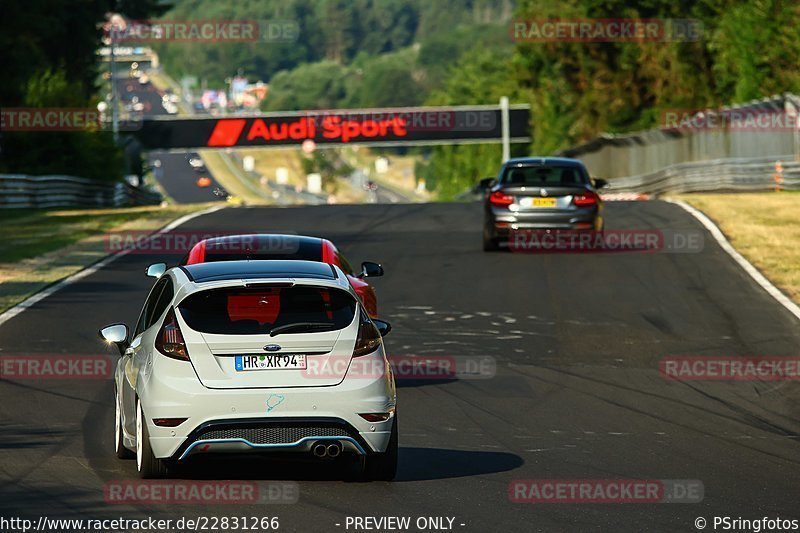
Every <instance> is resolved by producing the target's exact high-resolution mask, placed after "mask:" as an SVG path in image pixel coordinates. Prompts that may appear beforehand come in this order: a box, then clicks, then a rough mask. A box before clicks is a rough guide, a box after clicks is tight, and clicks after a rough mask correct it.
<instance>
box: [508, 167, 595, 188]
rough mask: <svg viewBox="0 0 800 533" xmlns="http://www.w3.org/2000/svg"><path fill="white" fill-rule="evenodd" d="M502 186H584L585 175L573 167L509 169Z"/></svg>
mask: <svg viewBox="0 0 800 533" xmlns="http://www.w3.org/2000/svg"><path fill="white" fill-rule="evenodd" d="M500 182H501V183H502V184H503V185H532V186H539V187H541V186H545V185H550V186H559V185H564V186H569V185H585V184H586V183H587V179H586V174H585V172H584V171H583V169H581V168H579V167H575V166H532V167H509V168H507V169H506V170H505V172H504V173H503V176H502V178H501V180H500Z"/></svg>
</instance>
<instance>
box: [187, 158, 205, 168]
mask: <svg viewBox="0 0 800 533" xmlns="http://www.w3.org/2000/svg"><path fill="white" fill-rule="evenodd" d="M188 161H189V166H190V167H192V168H193V169H195V170H199V169H201V168H204V167H205V163H203V159H202V158H200V157H198V156H192V157H190V158H189V160H188Z"/></svg>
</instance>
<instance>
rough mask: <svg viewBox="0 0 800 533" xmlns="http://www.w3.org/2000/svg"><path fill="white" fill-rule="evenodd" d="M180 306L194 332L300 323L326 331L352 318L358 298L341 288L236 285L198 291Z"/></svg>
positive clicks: (241, 331) (242, 331)
mask: <svg viewBox="0 0 800 533" xmlns="http://www.w3.org/2000/svg"><path fill="white" fill-rule="evenodd" d="M178 308H179V309H180V312H181V315H182V316H183V319H184V320H185V321H186V324H187V325H188V326H189V327H190V328H192V329H193V330H195V331H200V332H202V333H216V334H222V335H226V334H227V335H257V334H268V333H269V332H270V331H271V330H272V329H273V328H277V327H279V326H285V325H288V324H297V323H300V322H309V323H314V324H325V325H328V326H329V327H327V328H323V329H322V330H324V331H331V330H336V329H342V328H345V327H347V326H348V325H349V324H350V323H351V322H352V321H353V317H354V316H355V313H356V301H355V300H354V299H353V297H352V296H350V294H348V293H347V292H345V291H343V290H339V289H326V288H322V287H307V286H294V287H266V288H261V287H260V288H251V289H246V288H240V287H237V288H222V289H210V290H207V291H202V292H198V293H196V294H193V295H191V296H189V297H188V298H186V299H185V300H184V301H183V302H181V304H180V305H179V306H178Z"/></svg>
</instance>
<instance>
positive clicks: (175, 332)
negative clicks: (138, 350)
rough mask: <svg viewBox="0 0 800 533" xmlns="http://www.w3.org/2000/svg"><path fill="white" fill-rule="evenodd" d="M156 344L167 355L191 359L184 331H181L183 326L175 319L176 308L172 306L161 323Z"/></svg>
mask: <svg viewBox="0 0 800 533" xmlns="http://www.w3.org/2000/svg"><path fill="white" fill-rule="evenodd" d="M155 344H156V350H158V351H159V352H161V353H163V354H164V355H166V356H167V357H171V358H173V359H180V360H181V361H188V360H189V352H188V351H187V350H186V343H185V342H184V341H183V333H181V328H180V326H178V321H177V320H176V319H175V309H172V308H171V309H170V310H169V312H168V313H167V316H166V317H165V318H164V323H163V324H161V329H160V330H158V334H157V335H156V343H155Z"/></svg>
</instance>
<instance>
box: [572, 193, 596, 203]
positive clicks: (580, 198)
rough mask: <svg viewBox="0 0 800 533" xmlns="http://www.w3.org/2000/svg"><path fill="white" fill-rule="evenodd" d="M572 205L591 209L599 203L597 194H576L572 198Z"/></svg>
mask: <svg viewBox="0 0 800 533" xmlns="http://www.w3.org/2000/svg"><path fill="white" fill-rule="evenodd" d="M572 203H573V204H575V205H576V206H578V207H589V206H590V205H595V204H596V203H597V194H596V193H594V192H592V191H586V192H585V193H583V194H576V195H575V196H573V197H572Z"/></svg>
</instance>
